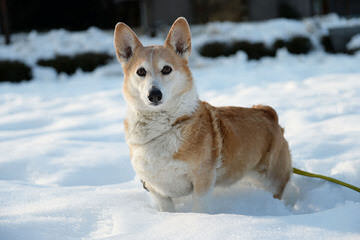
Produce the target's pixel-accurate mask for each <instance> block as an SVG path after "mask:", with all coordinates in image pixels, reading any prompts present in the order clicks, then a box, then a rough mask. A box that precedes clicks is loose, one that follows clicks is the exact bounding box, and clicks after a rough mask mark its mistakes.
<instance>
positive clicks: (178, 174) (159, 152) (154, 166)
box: [128, 128, 192, 197]
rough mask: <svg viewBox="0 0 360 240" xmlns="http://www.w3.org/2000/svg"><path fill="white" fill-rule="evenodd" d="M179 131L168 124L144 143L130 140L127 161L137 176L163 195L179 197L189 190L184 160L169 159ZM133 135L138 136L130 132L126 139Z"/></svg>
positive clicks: (176, 145) (186, 193)
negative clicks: (128, 159)
mask: <svg viewBox="0 0 360 240" xmlns="http://www.w3.org/2000/svg"><path fill="white" fill-rule="evenodd" d="M140 132H141V131H140ZM158 134H159V132H158ZM179 134H180V132H179V130H178V129H175V128H172V129H170V130H167V131H166V132H164V133H163V134H160V135H155V134H154V138H150V139H151V141H149V142H146V144H133V145H132V149H131V150H132V157H131V162H132V165H133V167H134V169H135V172H136V173H137V175H138V177H139V178H140V179H141V180H143V181H145V182H146V183H147V184H150V185H151V187H152V188H154V189H155V190H156V191H157V192H158V193H160V194H162V195H164V196H169V197H180V196H184V195H188V194H189V193H190V192H191V190H192V184H191V181H190V180H189V178H188V164H187V163H186V162H184V161H181V160H176V159H173V154H174V153H175V152H176V151H177V149H178V148H179V145H180V140H179ZM136 137H140V136H131V135H130V136H129V137H128V138H129V139H128V140H129V142H130V143H131V140H132V139H133V140H135V139H134V138H136ZM144 137H145V136H144ZM148 137H149V136H148V135H147V136H146V138H148Z"/></svg>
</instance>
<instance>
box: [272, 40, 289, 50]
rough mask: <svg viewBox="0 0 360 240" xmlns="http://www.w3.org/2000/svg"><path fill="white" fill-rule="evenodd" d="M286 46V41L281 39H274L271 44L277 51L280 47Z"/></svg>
mask: <svg viewBox="0 0 360 240" xmlns="http://www.w3.org/2000/svg"><path fill="white" fill-rule="evenodd" d="M285 46H286V42H285V40H283V39H276V40H275V42H274V43H273V44H272V48H273V49H274V51H277V50H278V49H280V48H284V47H285Z"/></svg>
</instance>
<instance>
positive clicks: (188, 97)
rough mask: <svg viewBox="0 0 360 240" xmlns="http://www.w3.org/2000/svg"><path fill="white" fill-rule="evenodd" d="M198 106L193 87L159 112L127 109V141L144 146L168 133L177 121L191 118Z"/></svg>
mask: <svg viewBox="0 0 360 240" xmlns="http://www.w3.org/2000/svg"><path fill="white" fill-rule="evenodd" d="M198 106H199V98H198V95H197V92H196V88H195V86H193V87H192V88H191V89H190V90H189V91H188V92H186V93H184V94H182V95H181V96H179V97H178V99H176V100H175V101H173V102H172V104H169V105H168V106H167V107H166V109H162V110H160V111H138V110H135V109H132V108H129V109H128V113H127V121H128V126H129V129H128V136H127V138H128V141H129V143H132V144H146V143H148V142H149V141H152V139H155V138H157V137H159V136H161V135H163V134H165V133H166V132H169V131H170V130H171V129H172V128H173V127H174V124H176V123H177V120H178V119H180V118H182V117H184V116H189V117H190V116H191V115H192V114H194V112H196V109H197V107H198Z"/></svg>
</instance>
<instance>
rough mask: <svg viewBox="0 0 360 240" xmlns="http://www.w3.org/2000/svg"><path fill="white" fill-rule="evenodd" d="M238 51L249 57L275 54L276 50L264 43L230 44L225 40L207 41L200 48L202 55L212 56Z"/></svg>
mask: <svg viewBox="0 0 360 240" xmlns="http://www.w3.org/2000/svg"><path fill="white" fill-rule="evenodd" d="M237 51H243V52H245V53H246V54H247V56H248V58H249V59H260V58H262V57H264V56H275V52H274V51H273V50H272V49H269V48H267V47H266V46H265V45H264V44H263V43H250V42H248V41H235V42H233V43H230V44H228V43H223V42H211V43H205V44H204V45H203V46H202V47H201V48H200V50H199V52H200V55H201V56H204V57H211V58H216V57H220V56H230V55H233V54H235V53H236V52H237Z"/></svg>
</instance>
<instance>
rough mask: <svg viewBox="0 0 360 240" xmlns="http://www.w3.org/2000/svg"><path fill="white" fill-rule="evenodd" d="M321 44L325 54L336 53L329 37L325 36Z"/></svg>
mask: <svg viewBox="0 0 360 240" xmlns="http://www.w3.org/2000/svg"><path fill="white" fill-rule="evenodd" d="M320 43H321V45H322V46H323V48H324V50H325V52H328V53H335V49H334V47H333V45H332V43H331V40H330V37H329V36H328V35H324V36H322V37H321V39H320Z"/></svg>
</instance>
